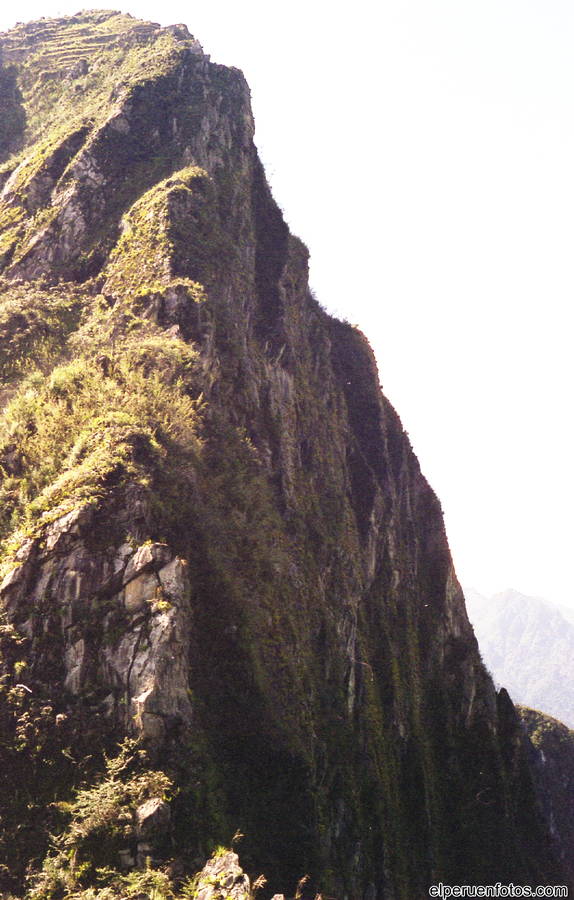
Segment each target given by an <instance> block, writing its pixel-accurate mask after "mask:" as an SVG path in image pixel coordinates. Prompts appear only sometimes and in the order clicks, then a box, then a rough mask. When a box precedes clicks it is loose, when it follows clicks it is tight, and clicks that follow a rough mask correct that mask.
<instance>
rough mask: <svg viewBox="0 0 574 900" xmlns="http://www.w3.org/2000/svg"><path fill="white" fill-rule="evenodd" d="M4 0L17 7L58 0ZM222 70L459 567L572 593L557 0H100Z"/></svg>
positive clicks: (563, 23) (564, 147)
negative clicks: (251, 120) (396, 424)
mask: <svg viewBox="0 0 574 900" xmlns="http://www.w3.org/2000/svg"><path fill="white" fill-rule="evenodd" d="M78 5H79V4H78V0H73V2H69V0H45V2H42V3H39V2H33V0H21V2H20V3H19V4H18V5H17V6H14V7H13V9H14V10H15V12H14V13H12V12H11V11H10V9H9V10H8V11H7V12H5V11H4V9H6V7H4V8H3V10H2V12H0V29H1V30H5V29H6V28H8V27H10V26H11V25H12V24H14V22H15V21H16V19H19V20H22V21H26V20H29V19H35V18H39V17H40V16H42V15H44V16H52V15H57V14H59V13H71V12H76V11H77V7H78ZM118 8H121V9H122V10H123V11H125V12H131V13H132V14H133V15H137V16H139V17H141V18H147V19H151V20H152V21H157V22H161V24H172V23H176V22H184V23H185V24H187V25H188V27H189V29H190V31H191V32H192V33H193V34H195V36H196V37H197V38H198V39H199V40H200V41H201V42H202V44H203V46H204V49H205V50H206V52H208V53H210V54H211V56H212V59H214V60H215V61H217V62H222V63H225V64H227V65H235V66H237V67H239V68H241V69H243V71H244V73H245V75H246V77H247V80H248V81H249V83H250V86H251V91H252V96H253V105H254V110H255V117H256V127H257V134H256V140H257V143H258V146H259V148H260V152H261V155H262V158H263V162H264V164H265V166H266V169H267V173H268V176H269V179H270V181H271V185H272V188H273V191H274V194H275V197H276V199H277V200H278V202H279V203H280V205H281V206H282V208H283V210H284V213H285V216H286V219H287V221H288V222H289V224H290V226H291V228H292V230H293V231H294V232H295V233H296V234H298V235H299V236H300V237H302V238H303V240H305V242H306V243H307V244H308V246H309V248H310V250H311V282H312V286H313V288H314V290H315V292H316V294H317V296H318V299H319V300H320V301H321V303H322V304H323V305H324V306H326V307H327V308H328V309H329V310H331V311H333V312H335V313H338V314H339V315H341V316H344V317H346V318H348V319H349V320H350V321H352V322H355V323H357V324H358V325H359V326H360V327H361V328H362V329H363V330H364V331H365V332H366V334H367V336H368V337H369V339H370V341H371V343H372V345H373V347H374V349H375V352H376V354H377V358H378V361H379V369H380V376H381V382H382V385H383V388H384V390H385V392H386V394H387V396H388V397H389V398H390V400H391V401H392V402H393V403H394V405H395V406H396V407H397V410H398V412H399V413H400V415H401V418H402V421H403V424H404V426H405V428H406V429H407V431H408V432H409V434H410V437H411V440H412V442H413V445H414V448H415V451H416V453H417V455H418V457H419V459H420V462H421V466H422V469H423V472H424V473H425V474H426V475H427V477H428V478H429V481H430V482H431V484H432V485H433V487H434V489H435V490H436V492H437V494H438V496H439V497H440V499H441V502H442V505H443V508H444V512H445V517H446V524H447V531H448V535H449V540H450V544H451V549H452V552H453V555H454V559H455V564H456V568H457V571H458V574H459V578H460V579H461V581H462V582H463V583H464V584H467V585H470V584H472V585H474V586H475V587H476V588H477V589H478V590H480V591H481V592H483V593H487V594H488V593H493V592H495V591H499V590H503V589H504V588H506V587H509V586H513V587H514V588H516V589H518V590H520V591H522V592H524V593H526V594H538V595H541V596H544V597H546V598H547V599H549V600H554V601H557V602H559V603H562V604H568V605H571V606H574V589H573V587H572V574H571V560H572V542H573V538H574V533H573V532H574V529H573V524H572V521H573V516H574V474H573V465H572V461H573V456H574V454H573V450H574V446H573V445H574V436H573V427H572V398H571V394H572V389H573V388H574V378H573V374H574V362H573V354H572V350H571V345H572V330H571V327H570V326H571V319H572V315H571V307H572V300H573V296H574V268H573V265H572V252H573V247H574V115H573V100H574V53H573V52H572V47H573V46H574V4H572V3H571V0H379V2H376V3H375V2H367V0H355V2H354V3H353V4H342V3H341V4H336V3H333V2H330V3H327V2H314V0H306V2H302V0H290V2H289V3H284V4H280V5H279V4H272V3H269V2H268V0H266V2H264V0H241V2H238V0H207V2H202V3H200V4H197V5H193V4H190V5H188V4H184V3H182V2H178V0H161V2H160V0H133V2H132V0H125V2H123V0H118Z"/></svg>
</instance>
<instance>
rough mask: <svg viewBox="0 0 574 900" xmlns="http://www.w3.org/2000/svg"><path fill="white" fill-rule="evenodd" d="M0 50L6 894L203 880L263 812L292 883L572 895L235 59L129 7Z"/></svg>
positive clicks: (1, 734)
mask: <svg viewBox="0 0 574 900" xmlns="http://www.w3.org/2000/svg"><path fill="white" fill-rule="evenodd" d="M0 46H1V47H2V56H1V60H2V69H1V71H0V105H1V106H2V109H4V110H6V111H7V112H6V116H5V118H4V120H3V121H4V124H3V125H0V152H1V153H2V158H3V162H2V163H1V166H0V185H1V190H2V193H1V196H0V269H1V278H0V334H2V335H3V336H4V338H5V343H4V346H3V347H2V350H1V351H0V363H1V368H2V376H3V385H2V392H3V397H4V398H5V400H6V401H7V402H6V406H5V409H4V411H3V415H2V421H1V423H0V466H1V469H0V471H1V473H2V483H1V484H0V500H1V504H2V505H1V511H0V527H1V534H2V538H3V541H4V544H3V576H4V580H3V582H2V586H1V588H0V594H1V597H2V606H3V611H4V612H3V615H4V618H3V622H2V625H1V631H0V649H1V650H2V660H3V662H2V680H1V684H0V700H1V703H2V706H1V709H0V727H1V731H0V752H1V754H2V767H1V768H0V771H3V772H4V775H2V776H1V777H2V778H3V779H4V780H5V781H6V785H7V784H8V783H9V781H13V780H14V775H16V776H17V777H18V775H19V774H20V775H21V776H22V777H25V780H26V788H25V789H24V788H22V789H21V790H20V789H19V790H17V791H16V792H15V793H14V792H13V793H12V794H11V795H8V794H6V799H5V802H4V807H3V809H2V816H3V819H4V822H5V823H6V825H7V826H8V832H9V831H10V830H13V831H14V832H17V833H18V834H19V838H18V840H17V841H10V840H7V839H4V840H3V841H0V852H1V853H2V854H3V858H4V860H5V863H4V868H3V869H2V875H1V877H2V878H3V879H4V886H3V887H2V889H5V890H6V891H12V892H13V893H14V894H17V895H22V893H26V896H30V897H33V898H35V900H44V898H45V900H49V898H54V900H56V898H57V897H59V898H61V897H69V898H71V897H79V896H81V897H85V898H86V900H88V898H90V900H91V898H92V897H94V896H101V897H102V898H106V900H109V898H112V897H116V896H117V897H119V896H123V895H124V894H126V892H127V896H136V895H137V892H138V891H139V892H140V894H141V892H142V891H143V892H144V893H145V892H146V891H147V892H148V893H147V895H150V892H152V894H153V896H156V897H157V896H161V897H164V898H169V897H170V896H173V894H174V892H176V891H178V890H185V891H186V892H187V893H185V894H184V895H185V896H201V897H202V898H203V897H204V896H205V897H207V896H208V895H209V894H208V893H207V894H206V893H205V889H206V885H205V883H204V882H205V879H204V882H203V883H199V884H198V882H197V880H196V881H193V882H184V881H183V880H182V879H184V877H185V876H186V873H187V874H189V873H191V872H193V871H197V870H198V869H199V868H200V867H201V864H202V863H201V860H202V859H205V858H206V857H207V856H209V854H210V852H211V850H212V849H213V847H214V845H216V844H228V843H229V841H230V840H231V836H232V835H233V834H234V832H235V831H236V830H237V829H240V830H241V831H242V832H243V833H244V834H245V838H244V843H243V845H242V860H243V864H244V865H245V866H246V868H249V870H250V871H258V872H262V871H263V872H265V874H266V876H267V877H268V879H269V884H268V887H267V888H265V889H264V890H269V891H271V892H272V891H273V890H276V889H277V890H278V889H281V890H285V891H286V892H289V891H290V890H291V889H292V888H294V886H295V884H296V883H297V881H298V880H299V879H300V878H301V876H302V875H304V874H308V875H309V876H310V877H309V879H308V881H306V882H305V885H306V886H305V888H304V891H306V892H308V893H309V894H310V896H313V892H314V891H315V890H319V889H320V890H322V891H325V892H327V893H329V894H331V895H333V896H338V897H349V898H351V897H352V898H355V897H365V898H366V897H368V898H369V900H375V898H379V900H391V898H392V900H400V898H404V900H413V898H417V897H423V896H427V895H428V887H429V884H431V883H432V882H436V881H439V880H442V881H444V882H446V883H459V882H476V883H489V882H496V881H501V882H510V881H512V880H515V881H516V880H520V881H524V880H525V879H528V880H529V881H531V882H532V883H537V882H538V883H545V882H549V881H557V882H558V883H561V882H562V881H563V879H564V872H563V870H562V868H561V865H560V862H559V859H558V857H559V855H560V849H559V847H558V845H557V844H556V841H555V840H553V838H552V836H551V834H550V832H549V829H548V826H547V823H546V820H545V817H544V816H545V814H544V810H543V809H542V806H541V805H540V804H539V802H538V800H537V798H536V794H535V790H534V785H533V781H532V771H533V769H532V766H531V764H530V762H529V750H528V745H527V742H526V741H525V739H524V737H523V733H522V729H521V726H520V722H519V719H518V717H517V714H516V712H515V710H514V707H513V706H512V703H511V702H510V700H509V699H508V696H507V695H506V694H505V692H504V691H502V692H500V694H498V695H497V694H496V692H495V690H494V687H493V685H492V681H491V679H490V677H489V676H488V674H487V673H486V672H485V670H484V668H483V666H482V663H481V660H480V656H479V653H478V648H477V645H476V641H475V638H474V635H473V632H472V628H471V626H470V624H469V622H468V619H467V616H466V612H465V607H464V599H463V596H462V592H461V589H460V586H459V585H458V582H457V580H456V576H455V573H454V569H453V566H452V561H451V559H450V555H449V551H448V545H447V541H446V536H445V533H444V526H443V522H442V515H441V510H440V505H439V503H438V501H437V499H436V497H435V496H434V494H433V492H432V490H431V489H430V487H429V486H428V484H427V482H426V480H425V479H424V477H423V476H422V474H421V472H420V468H419V465H418V462H417V460H416V458H415V456H414V454H413V452H412V449H411V447H410V444H409V441H408V438H407V437H406V435H405V433H404V431H403V429H402V427H401V424H400V421H399V419H398V417H397V415H396V413H395V412H394V410H393V409H392V407H391V406H390V404H389V403H388V401H387V400H386V399H385V397H384V395H383V394H382V393H381V391H380V388H379V383H378V375H377V370H376V366H375V362H374V359H373V355H372V352H371V350H370V348H369V346H368V343H367V341H366V340H365V338H364V337H363V335H361V334H360V333H359V332H358V331H356V330H355V329H353V328H352V327H351V326H349V325H348V324H346V323H342V322H338V321H336V320H334V319H332V318H330V317H329V316H327V315H326V313H325V312H324V311H323V310H322V309H321V307H320V306H319V305H318V304H317V302H316V300H315V299H314V298H313V296H312V295H311V293H310V291H309V288H308V279H307V251H306V248H305V247H304V246H303V245H302V244H301V242H300V241H298V240H297V239H296V238H295V237H293V236H292V235H290V234H289V231H288V229H287V226H286V225H285V223H284V221H283V218H282V215H281V213H280V211H279V209H278V208H277V206H276V205H275V203H274V201H273V199H272V197H271V194H270V191H269V188H268V186H267V183H266V180H265V176H264V172H263V169H262V167H261V163H260V162H259V160H258V157H257V153H256V149H255V146H254V144H253V119H252V114H251V109H250V101H249V90H248V88H247V85H246V83H245V80H244V79H243V76H242V75H241V73H240V72H238V71H237V70H234V69H228V68H225V67H222V66H219V65H216V64H214V63H212V62H211V61H210V59H209V57H207V56H206V55H205V54H204V53H203V51H202V49H201V47H200V45H199V44H198V42H197V41H196V40H195V39H194V38H192V37H191V36H190V35H189V33H188V32H187V30H186V29H185V28H183V27H181V26H176V27H174V28H170V29H160V28H159V27H158V26H154V25H151V24H149V23H138V22H137V21H136V20H133V19H130V18H129V17H126V16H122V15H121V14H119V13H111V12H101V13H100V12H89V13H83V14H80V15H78V16H76V17H69V18H63V19H52V20H42V21H41V22H39V23H31V24H30V25H25V26H17V27H16V29H14V30H13V31H11V32H8V33H7V34H6V35H3V36H2V38H1V41H0ZM146 804H148V806H147V807H146ZM152 808H153V810H156V811H157V810H160V809H161V810H164V809H165V808H167V809H169V815H167V814H164V813H163V812H162V813H158V814H157V816H156V819H155V821H156V825H155V826H154V825H153V821H154V815H155V814H154V815H151V816H150V826H149V829H148V831H146V830H145V828H143V824H142V823H143V818H146V817H147V813H145V809H147V810H148V812H149V811H150V810H151V811H152V812H153V810H152ZM142 810H144V811H143V812H142ZM50 834H51V835H52V836H53V837H52V839H50V837H49V836H50ZM50 843H51V846H52V849H51V850H50ZM146 855H147V856H146ZM146 858H147V859H148V860H149V862H148V863H146V862H145V859H146ZM231 862H233V861H231ZM230 864H231V863H230ZM234 865H235V863H234ZM138 866H139V868H138ZM146 866H147V868H146ZM138 873H139V874H138ZM216 875H217V872H215V873H214V872H212V873H211V875H209V877H210V878H211V877H214V878H215V877H216ZM26 876H27V879H28V880H27V881H26ZM138 879H139V880H138ZM142 879H143V880H142ZM146 879H147V880H146ZM200 882H201V879H200ZM237 883H238V884H239V882H237ZM241 884H242V885H243V887H242V888H241V890H243V888H244V887H245V885H244V883H243V882H241ZM26 885H27V886H26ZM97 885H99V887H97V891H99V893H97V894H94V893H93V891H94V890H96V886H97ZM130 885H131V886H130ZM223 887H224V888H225V885H224V886H223ZM246 889H247V888H246ZM106 891H107V893H105V892H106ZM130 891H132V893H129V892H130ZM134 891H135V893H133V892H134ZM90 892H92V893H90ZM153 892H155V893H153ZM239 895H240V892H239V893H238V894H237V896H239Z"/></svg>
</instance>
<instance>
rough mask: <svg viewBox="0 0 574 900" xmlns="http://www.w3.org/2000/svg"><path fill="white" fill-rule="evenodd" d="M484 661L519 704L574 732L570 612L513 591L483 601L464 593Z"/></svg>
mask: <svg viewBox="0 0 574 900" xmlns="http://www.w3.org/2000/svg"><path fill="white" fill-rule="evenodd" d="M464 594H465V598H466V605H467V610H468V616H469V619H470V621H471V622H472V624H473V626H474V630H475V634H476V637H477V640H478V643H479V646H480V651H481V654H482V658H483V660H484V662H485V664H486V666H487V668H489V669H490V671H491V674H492V676H493V677H494V680H495V681H496V682H498V683H499V684H500V685H503V686H504V687H505V688H506V689H507V690H508V692H509V694H510V695H511V697H512V699H513V700H514V702H515V703H522V704H524V705H526V706H530V707H532V708H534V709H538V710H542V711H543V712H545V713H548V714H549V715H551V716H554V717H555V718H557V719H559V720H560V721H561V722H564V724H565V725H568V726H569V727H570V728H574V622H573V621H572V620H571V618H570V617H571V616H572V615H573V614H572V612H571V611H569V610H568V611H567V610H561V609H559V608H558V607H556V606H553V605H552V604H550V603H547V602H546V601H544V600H540V599H538V598H535V597H527V596H525V595H524V594H521V593H519V592H518V591H514V590H507V591H503V592H502V593H500V594H495V595H494V596H493V597H484V596H482V595H481V594H479V593H478V592H477V591H475V590H472V589H466V590H465V592H464Z"/></svg>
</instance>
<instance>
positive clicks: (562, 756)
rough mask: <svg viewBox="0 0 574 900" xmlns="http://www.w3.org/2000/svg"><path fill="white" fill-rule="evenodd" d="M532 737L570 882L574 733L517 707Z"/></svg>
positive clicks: (548, 811)
mask: <svg viewBox="0 0 574 900" xmlns="http://www.w3.org/2000/svg"><path fill="white" fill-rule="evenodd" d="M517 709H518V712H519V715H520V717H521V719H522V722H523V723H524V726H525V728H526V731H527V733H528V735H529V737H530V741H531V745H532V750H531V755H532V765H533V767H534V769H535V771H536V783H537V785H538V789H539V794H540V800H541V804H542V805H543V807H544V811H545V814H546V819H547V821H548V822H549V823H550V828H551V831H552V833H553V835H554V837H555V839H556V843H557V844H558V847H559V853H560V857H561V859H562V863H563V865H564V867H565V869H566V871H567V872H568V875H569V877H570V880H572V878H573V877H574V732H573V731H572V730H571V729H570V728H567V727H566V725H563V724H562V722H559V721H558V720H557V719H553V718H552V716H548V715H546V714H545V713H541V712H539V711H538V710H536V709H529V708H528V707H527V706H518V707H517Z"/></svg>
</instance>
